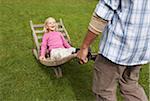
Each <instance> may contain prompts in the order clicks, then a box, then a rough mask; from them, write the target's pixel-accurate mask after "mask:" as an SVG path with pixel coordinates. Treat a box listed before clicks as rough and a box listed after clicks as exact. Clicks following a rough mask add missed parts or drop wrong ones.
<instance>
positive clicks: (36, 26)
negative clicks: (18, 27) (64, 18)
mask: <svg viewBox="0 0 150 101" xmlns="http://www.w3.org/2000/svg"><path fill="white" fill-rule="evenodd" d="M33 27H34V28H41V27H44V24H34V25H33Z"/></svg>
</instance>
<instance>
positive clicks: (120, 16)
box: [77, 0, 150, 101]
mask: <svg viewBox="0 0 150 101" xmlns="http://www.w3.org/2000/svg"><path fill="white" fill-rule="evenodd" d="M149 5H150V0H140V1H139V0H100V1H99V3H98V4H97V6H96V9H95V11H94V13H93V16H92V18H91V21H90V23H89V27H88V32H87V35H86V37H85V39H84V41H83V43H82V45H81V47H80V48H81V50H80V51H79V52H78V54H77V57H78V58H79V59H80V60H81V63H82V64H84V63H86V62H87V59H86V57H87V54H88V47H89V46H90V44H91V43H92V42H93V41H94V39H95V38H96V37H97V36H98V34H99V33H100V32H102V33H103V35H102V38H101V42H100V45H99V55H98V56H97V58H96V60H95V65H94V78H93V88H92V89H93V92H94V94H95V95H96V100H97V101H116V95H115V92H116V83H118V86H119V87H120V92H121V94H122V95H123V97H124V100H125V101H148V99H147V97H146V94H145V92H144V90H143V88H142V87H141V86H140V85H139V84H138V79H139V72H140V67H141V65H142V64H147V63H149V62H150V6H149Z"/></svg>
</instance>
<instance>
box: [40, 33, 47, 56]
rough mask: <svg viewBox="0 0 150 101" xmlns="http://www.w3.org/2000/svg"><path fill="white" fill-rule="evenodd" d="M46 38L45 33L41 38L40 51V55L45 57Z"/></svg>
mask: <svg viewBox="0 0 150 101" xmlns="http://www.w3.org/2000/svg"><path fill="white" fill-rule="evenodd" d="M47 40H48V37H47V34H44V35H43V38H42V43H41V52H40V53H41V54H40V56H42V57H45V54H46V49H47Z"/></svg>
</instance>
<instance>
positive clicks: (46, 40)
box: [41, 32, 71, 56]
mask: <svg viewBox="0 0 150 101" xmlns="http://www.w3.org/2000/svg"><path fill="white" fill-rule="evenodd" d="M47 46H48V50H49V51H51V50H52V49H55V48H70V47H71V46H70V45H69V43H68V42H67V41H66V40H65V38H64V36H63V35H62V34H61V33H60V32H48V33H45V34H44V35H43V38H42V44H41V56H45V54H46V49H47Z"/></svg>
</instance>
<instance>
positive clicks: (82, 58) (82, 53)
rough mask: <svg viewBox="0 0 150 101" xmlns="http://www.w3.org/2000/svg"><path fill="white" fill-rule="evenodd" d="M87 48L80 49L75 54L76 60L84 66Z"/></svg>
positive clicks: (86, 59)
mask: <svg viewBox="0 0 150 101" xmlns="http://www.w3.org/2000/svg"><path fill="white" fill-rule="evenodd" d="M87 55H88V48H84V49H80V50H79V51H78V53H77V58H79V59H80V64H85V63H87V62H88V58H87Z"/></svg>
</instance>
